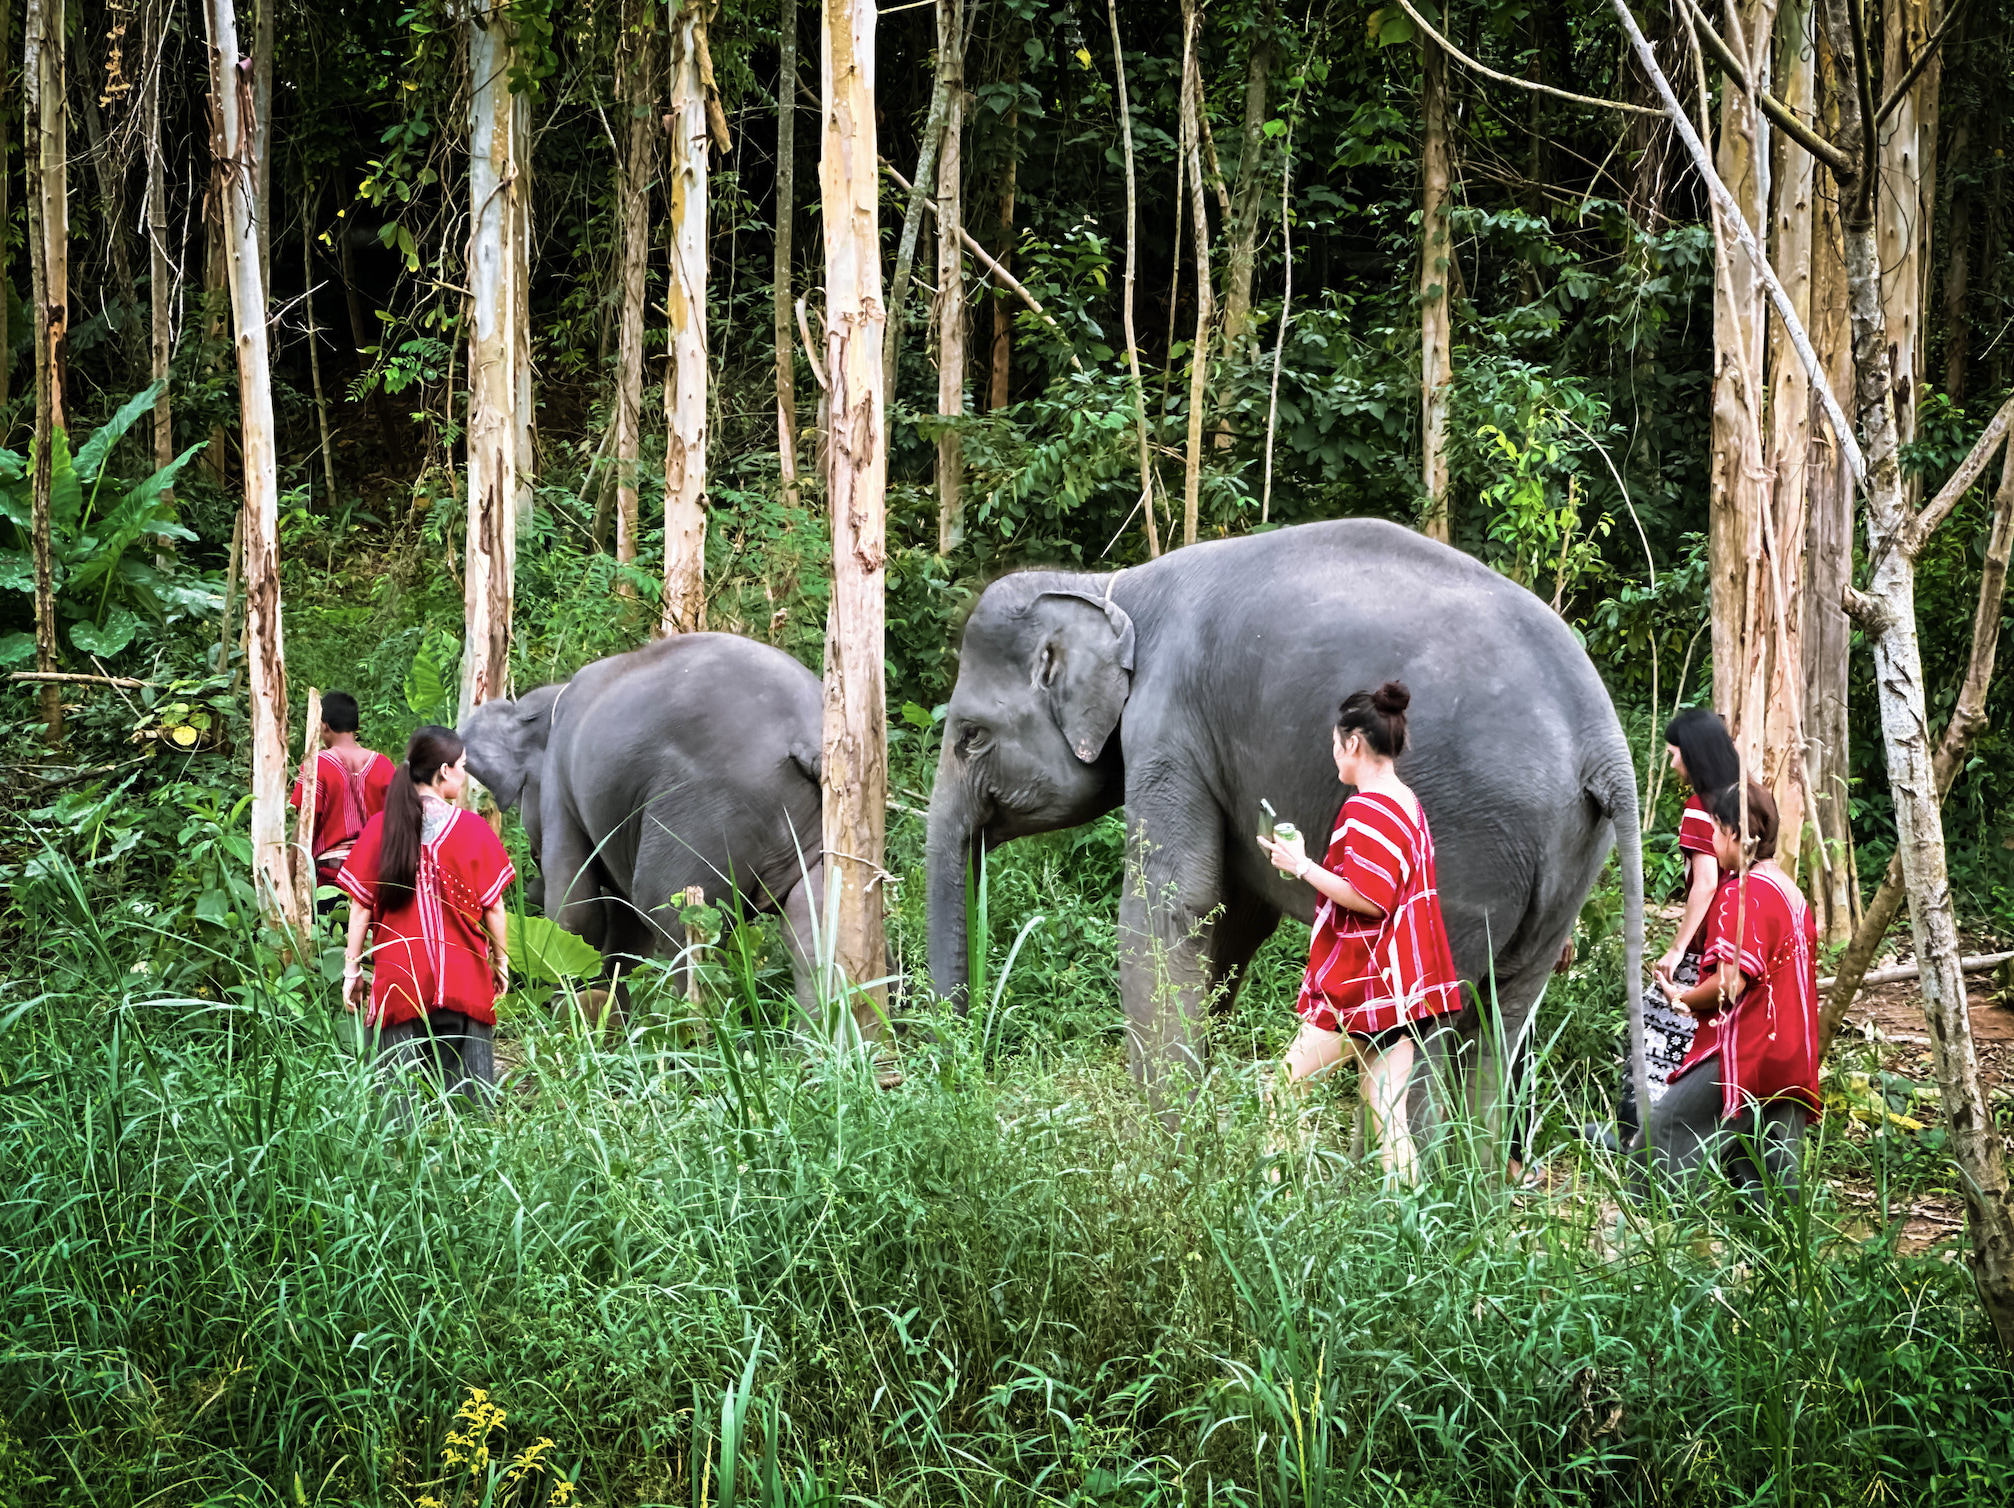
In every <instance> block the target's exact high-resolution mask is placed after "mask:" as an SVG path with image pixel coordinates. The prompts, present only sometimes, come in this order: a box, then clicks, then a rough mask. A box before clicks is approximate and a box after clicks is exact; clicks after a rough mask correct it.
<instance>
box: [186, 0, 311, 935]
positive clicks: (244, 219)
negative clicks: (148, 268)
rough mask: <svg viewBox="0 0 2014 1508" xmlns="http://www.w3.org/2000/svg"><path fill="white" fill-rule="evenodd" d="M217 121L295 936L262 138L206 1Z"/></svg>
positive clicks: (270, 730)
mask: <svg viewBox="0 0 2014 1508" xmlns="http://www.w3.org/2000/svg"><path fill="white" fill-rule="evenodd" d="M205 16H206V18H207V20H208V22H209V30H210V120H211V123H212V129H213V131H214V137H213V151H214V153H215V156H216V160H217V161H218V162H219V163H220V164H222V165H223V191H224V217H225V233H226V243H227V246H228V249H229V266H230V283H231V312H232V323H233V325H234V327H235V332H234V333H235V339H234V344H235V346H236V348H237V355H238V394H239V402H240V410H241V413H242V427H241V441H242V450H243V454H244V469H245V629H246V640H247V645H248V650H249V653H248V654H247V656H246V658H247V660H248V661H249V668H250V671H251V696H252V871H253V878H254V883H255V885H256V888H257V890H258V895H259V904H260V907H261V909H262V910H264V911H265V913H266V915H267V916H268V918H269V919H270V920H272V921H273V922H274V923H276V924H277V925H279V926H280V927H282V928H283V929H285V930H286V931H287V932H289V933H291V934H292V935H293V936H295V937H297V938H305V937H306V936H307V935H308V929H309V927H310V925H311V923H312V915H311V914H310V913H304V912H303V911H302V909H301V903H300V891H299V890H298V889H297V888H296V887H295V885H294V883H293V871H292V868H291V866H290V865H289V863H288V859H287V775H288V766H289V760H288V758H287V666H286V653H285V646H284V643H283V641H282V636H281V628H280V559H279V463H278V456H277V454H276V452H275V450H274V440H273V390H272V373H271V369H270V366H269V363H268V356H267V350H266V299H265V292H264V289H265V282H264V278H263V276H262V275H261V273H260V270H259V269H260V264H261V261H262V257H261V251H262V246H261V242H260V237H259V231H260V226H259V222H258V219H257V212H258V205H257V198H256V194H257V173H258V163H257V160H256V158H255V157H254V156H253V150H254V146H253V144H254V143H255V142H257V141H258V140H259V136H260V133H259V129H258V124H257V121H256V120H255V119H248V118H247V112H246V107H247V106H248V105H249V104H250V101H249V100H248V99H247V97H246V93H245V91H243V90H241V88H240V86H239V81H238V68H237V64H238V57H239V53H238V34H237V19H236V17H235V16H234V15H233V13H232V5H231V0H207V3H206V5H205Z"/></svg>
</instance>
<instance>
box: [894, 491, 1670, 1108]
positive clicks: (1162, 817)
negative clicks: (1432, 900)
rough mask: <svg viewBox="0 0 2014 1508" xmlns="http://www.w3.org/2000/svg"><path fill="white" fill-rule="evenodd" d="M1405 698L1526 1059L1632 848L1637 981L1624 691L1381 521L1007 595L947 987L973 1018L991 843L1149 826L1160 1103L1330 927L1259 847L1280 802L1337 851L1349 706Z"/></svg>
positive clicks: (945, 807) (1477, 930)
mask: <svg viewBox="0 0 2014 1508" xmlns="http://www.w3.org/2000/svg"><path fill="white" fill-rule="evenodd" d="M1385 680H1402V681H1404V682H1406V683H1407V685H1408V686H1410V688H1411V690H1412V709H1411V714H1410V724H1411V734H1410V743H1409V745H1408V747H1407V750H1406V752H1405V754H1404V755H1403V756H1401V758H1400V760H1399V772H1400V774H1401V776H1402V777H1403V778H1404V779H1405V780H1406V781H1407V782H1408V783H1409V784H1410V785H1411V786H1412V787H1413V789H1414V790H1415V791H1416V792H1418V794H1419V797H1420V800H1421V802H1422V804H1423V805H1424V806H1425V808H1426V812H1427V816H1428V820H1429V821H1430V822H1431V823H1432V826H1433V833H1434V841H1435V844H1436V847H1437V851H1438V860H1439V873H1440V885H1441V902H1442V906H1443V909H1444V911H1445V914H1446V917H1447V922H1448V931H1449V935H1450V939H1451V941H1452V943H1453V945H1454V955H1455V962H1456V965H1457V967H1458V968H1459V969H1460V971H1461V973H1462V976H1463V978H1464V979H1466V980H1469V981H1472V982H1474V983H1476V984H1477V985H1478V987H1479V990H1480V992H1481V994H1482V997H1483V998H1484V999H1485V1000H1486V1001H1487V1000H1488V999H1490V998H1491V994H1492V988H1493V993H1494V1001H1495V1010H1496V1016H1495V1019H1496V1021H1497V1022H1498V1024H1499V1028H1500V1032H1499V1034H1498V1036H1499V1039H1500V1041H1501V1042H1503V1043H1507V1044H1508V1045H1509V1048H1510V1051H1511V1052H1512V1053H1515V1052H1516V1051H1517V1044H1518V1043H1519V1042H1520V1040H1521V1037H1522V1034H1523V1032H1524V1030H1525V1027H1526V1024H1527V1021H1528V1018H1529V1016H1530V1014H1531V1011H1532V1008H1533V1006H1534V1005H1535V1004H1536V1002H1537V1000H1538V998H1539V995H1540V993H1541V992H1542V991H1543V989H1544V987H1545V982H1546V979H1547V978H1548V976H1549V975H1550V973H1551V970H1552V967H1553V964H1554V961H1555V960H1556V959H1557V958H1558V957H1559V956H1560V952H1561V949H1562V947H1563V945H1564V944H1565V943H1566V942H1567V940H1568V938H1569V937H1570V936H1571V935H1572V930H1573V926H1574V922H1575V919H1576V918H1577V916H1578V914H1579V911H1580V907H1581V903H1582V902H1583V900H1584V899H1585V898H1586V896H1587V893H1588V891H1589V889H1590V887H1591V886H1592V885H1593V884H1594V882H1595V879H1596V877H1597V875H1598V874H1599V873H1600V870H1601V867H1602V864H1603V862H1604V861H1605V859H1606V856H1607V854H1608V851H1609V848H1610V846H1611V844H1612V843H1620V845H1621V856H1622V869H1623V883H1624V894H1625V901H1626V911H1627V916H1626V937H1627V948H1628V955H1629V963H1628V968H1629V970H1630V973H1629V974H1628V975H1627V976H1626V977H1628V978H1631V979H1634V978H1635V977H1636V971H1637V968H1638V961H1639V958H1640V954H1641V949H1642V936H1643V899H1642V869H1641V862H1640V855H1639V852H1638V832H1637V795H1636V778H1635V773H1634V771H1633V769H1632V766H1631V758H1630V752H1629V746H1628V743H1627V742H1626V740H1625V739H1624V737H1623V732H1622V728H1621V725H1620V723H1619V722H1618V720H1617V718H1616V714H1615V708H1614V706H1613V705H1612V703H1611V702H1610V700H1609V697H1608V693H1607V691H1606V690H1605V688H1604V687H1603V685H1602V682H1601V677H1600V676H1599V675H1597V674H1596V672H1595V668H1594V666H1593V665H1592V664H1591V663H1590V662H1589V660H1588V657H1587V654H1586V652H1585V651H1584V650H1583V649H1582V648H1581V647H1580V645H1579V644H1578V643H1577V642H1576V641H1575V639H1574V636H1573V634H1572V632H1571V631H1570V630H1569V629H1568V628H1567V626H1566V624H1565V623H1564V622H1562V621H1561V620H1560V618H1559V617H1558V615H1557V614H1555V613H1553V612H1552V611H1551V610H1550V609H1549V608H1548V607H1547V606H1546V604H1545V603H1543V602H1541V601H1540V600H1539V599H1538V598H1536V597H1535V596H1533V595H1532V594H1531V593H1530V592H1528V591H1526V590H1525V589H1524V588H1522V587H1520V586H1518V585H1516V584H1515V583H1513V582H1511V581H1508V580H1506V579H1505V578H1504V577H1502V576H1499V575H1498V574H1496V573H1495V572H1494V571H1491V570H1490V569H1488V568H1487V567H1486V566H1483V565H1481V564H1480V563H1478V562H1477V561H1475V560H1473V559H1471V558H1470V557H1468V556H1466V555H1463V554H1462V553H1460V552H1459V551H1457V550H1454V549H1451V548H1449V547H1448V546H1446V545H1441V544H1436V543H1434V542H1433V541H1431V540H1428V539H1426V538H1424V537H1422V536H1421V535H1418V534H1415V533H1413V532H1412V531H1410V530H1408V529H1403V528H1400V527H1398V526H1397V525H1394V524H1388V523H1382V522H1378V521H1375V520H1361V519H1358V520H1343V521H1338V522H1331V523H1318V524H1303V525H1300V526H1297V527H1294V528H1286V529H1280V530H1277V531H1273V532H1270V533H1266V534H1260V535H1253V536H1248V537H1245V538H1239V539H1229V540H1221V541H1217V542H1214V543H1209V544H1202V545H1195V546H1191V547H1189V548H1186V549H1182V550H1177V551H1174V552H1172V553H1170V554H1168V555H1165V556H1163V557H1162V558H1161V559H1159V560H1157V561H1153V562H1150V563H1148V564H1146V565H1141V566H1134V567H1130V568H1128V569H1126V570H1123V571H1119V572H1117V573H1113V574H1102V575H1097V574H1089V573H1065V572H1055V571H1026V572H1021V573H1018V574H1014V575H1010V576H1006V577H1003V578H1002V579H1000V580H998V581H996V582H994V583H993V584H992V585H991V586H990V587H988V588H987V589H986V591H985V593H984V594H983V595H982V596H981V597H980V599H979V601H978V603H977V605H976V606H975V607H974V609H973V612H972V614H971V617H970V618H969V619H968V620H967V622H966V625H965V630H964V636H963V640H962V642H961V647H960V656H959V671H958V681H957V685H956V687H955V689H954V690H953V692H952V696H951V702H950V706H949V709H948V712H947V715H946V718H945V723H944V748H943V753H942V755H941V757H940V761H939V764H938V770H937V780H936V785H935V787H934V789H933V792H932V795H931V802H930V828H929V847H928V865H929V887H930V893H929V913H930V919H929V946H930V968H931V976H932V982H933V984H934V985H935V987H936V989H937V992H938V993H939V994H940V995H942V996H946V997H949V998H952V999H954V1000H960V1001H962V998H963V992H964V987H965V984H966V973H967V961H966V960H967V954H966V916H965V880H964V876H965V870H966V865H967V861H968V859H969V857H970V855H971V853H972V852H973V850H974V847H975V845H978V846H981V847H983V848H990V847H992V846H994V845H996V844H999V843H1002V842H1005V841H1007V840H1008V839H1011V838H1016V837H1020V836H1022V835H1024V834H1028V833H1038V832H1049V831H1053V830H1055V829H1057V828H1062V827H1069V826H1073V825H1075V824H1077V823H1081V822H1088V821H1090V820H1091V819H1092V818H1094V817H1097V816H1099V815H1101V814H1102V813H1104V812H1107V811H1110V810H1112V809H1114V808H1116V807H1121V806H1123V807H1124V808H1125V810H1126V828H1127V858H1126V874H1125V886H1124V891H1123V894H1122V896H1121V898H1120V902H1119V935H1120V975H1121V993H1122V997H1123V1003H1124V1006H1125V1012H1126V1017H1127V1028H1128V1030H1127V1040H1128V1045H1129V1054H1130V1057H1131V1060H1132V1063H1133V1067H1134V1071H1135V1072H1136V1074H1138V1075H1139V1076H1140V1077H1141V1078H1142V1079H1143V1080H1146V1081H1147V1082H1149V1084H1150V1085H1151V1084H1152V1082H1153V1081H1154V1080H1155V1079H1156V1078H1157V1076H1158V1075H1159V1074H1160V1073H1161V1072H1162V1071H1163V1070H1164V1069H1165V1068H1167V1067H1168V1066H1170V1065H1174V1064H1181V1063H1186V1064H1188V1065H1191V1066H1194V1065H1197V1064H1199V1063H1200V1060H1201V1044H1200V1026H1201V1016H1202V1013H1203V1012H1204V1010H1205V1009H1206V1008H1207V1003H1208V1002H1209V1000H1210V999H1211V998H1213V997H1214V996H1215V995H1216V994H1217V993H1218V991H1219V990H1230V991H1234V990H1235V989H1236V987H1237V979H1238V975H1239V972H1240V971H1241V970H1242V969H1243V968H1244V967H1245V965H1246V964H1247V963H1249V962H1250V960H1251V958H1252V955H1253V954H1254V953H1255V952H1256V951H1257V950H1258V948H1259V945H1260V944H1261V943H1263V942H1264V941H1265V940H1266V938H1267V937H1268V936H1269V935H1270V934H1271V933H1272V931H1273V929H1274V927H1275V926H1276V925H1277V924H1278V922H1279V920H1280V918H1281V916H1282V915H1291V916H1296V917H1299V918H1300V919H1301V920H1303V921H1310V920H1312V919H1313V916H1314V911H1315V902H1316V896H1315V892H1314V891H1313V889H1312V888H1311V887H1309V886H1307V885H1305V884H1301V883H1298V882H1296V881H1294V880H1293V879H1291V878H1289V877H1287V876H1285V875H1282V874H1280V873H1278V872H1277V871H1275V870H1274V869H1273V867H1272V866H1271V865H1270V864H1269V863H1268V862H1267V861H1266V859H1265V857H1264V855H1263V854H1262V853H1261V852H1260V850H1259V847H1258V845H1257V843H1256V842H1254V840H1253V834H1254V833H1255V832H1256V831H1257V830H1258V822H1259V816H1260V811H1259V803H1260V801H1261V799H1266V800H1270V801H1271V803H1272V804H1273V806H1274V807H1275V809H1276V810H1277V811H1278V813H1279V815H1280V817H1281V818H1282V819H1285V820H1290V821H1292V822H1294V823H1295V824H1296V825H1298V826H1299V827H1300V829H1301V831H1302V832H1304V833H1306V834H1307V835H1308V839H1309V841H1308V848H1309V850H1310V852H1313V853H1316V854H1319V853H1320V852H1321V851H1322V850H1323V849H1324V848H1325V847H1326V846H1327V836H1326V835H1327V834H1328V832H1329V830H1330V825H1331V823H1332V821H1333V819H1334V818H1335V816H1336V814H1337V810H1338V808H1339V807H1340V806H1341V804H1342V797H1343V795H1344V794H1345V793H1344V792H1343V791H1342V790H1341V789H1340V788H1339V787H1338V786H1337V784H1336V774H1335V766H1334V763H1333V760H1332V758H1331V755H1330V737H1329V736H1330V730H1331V729H1332V728H1333V726H1334V724H1335V718H1336V709H1337V705H1338V703H1340V702H1341V700H1342V699H1343V697H1345V696H1346V695H1348V694H1349V693H1350V692H1352V691H1355V690H1357V689H1359V688H1361V687H1366V686H1376V685H1377V684H1379V683H1380V682H1382V681H1385ZM1630 994H1631V998H1632V1000H1634V998H1635V995H1636V992H1635V991H1631V992H1630ZM1170 998H1172V1002H1173V1009H1169V1008H1168V1002H1169V1000H1170ZM1285 1004H1286V1003H1285V1002H1282V1008H1283V1009H1284V1008H1285ZM1470 1024H1473V1023H1470ZM1496 1082H1498V1083H1501V1082H1502V1081H1501V1078H1498V1079H1497V1080H1496Z"/></svg>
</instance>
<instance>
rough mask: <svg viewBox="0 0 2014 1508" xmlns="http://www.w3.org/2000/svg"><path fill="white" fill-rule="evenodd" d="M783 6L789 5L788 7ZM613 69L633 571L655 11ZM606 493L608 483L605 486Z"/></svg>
mask: <svg viewBox="0 0 2014 1508" xmlns="http://www.w3.org/2000/svg"><path fill="white" fill-rule="evenodd" d="M786 3H787V0H786ZM626 9H627V14H626V16H625V23H626V24H625V25H624V26H623V29H622V41H621V49H622V50H621V53H620V55H619V56H618V58H617V62H616V67H617V69H618V70H619V77H620V80H621V84H620V87H621V91H622V92H621V99H622V103H623V113H624V115H625V116H626V117H627V119H626V121H625V124H624V129H623V135H622V142H623V162H622V200H621V219H622V270H621V277H622V312H621V315H620V318H619V322H618V326H617V330H618V334H617V338H616V357H615V558H616V562H617V564H619V565H634V564H636V539H637V525H638V518H637V458H638V456H639V454H640V452H641V449H642V435H641V430H642V415H643V306H644V286H645V276H646V274H647V272H648V271H649V267H650V176H651V144H652V141H653V140H654V138H655V137H656V135H657V131H656V129H655V127H656V124H657V122H656V119H655V111H653V110H652V108H651V97H652V95H653V93H654V92H655V90H654V88H653V81H652V80H653V75H652V70H653V66H654V61H655V59H654V54H655V51H656V49H655V48H654V47H653V46H652V38H653V33H654V31H655V26H654V25H651V24H646V21H645V17H646V16H653V17H654V11H653V10H652V8H650V7H647V6H645V5H642V4H638V3H634V0H633V3H632V4H631V5H630V6H628V7H627V8H626ZM603 490H604V492H605V491H606V490H607V484H606V483H604V484H603ZM615 590H616V595H618V596H621V597H633V596H635V595H636V587H635V586H634V585H633V584H632V583H631V581H630V579H629V577H628V576H626V575H621V574H618V575H617V577H616V585H615Z"/></svg>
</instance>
